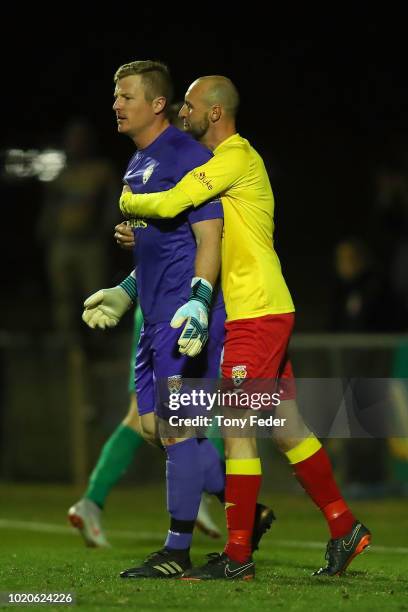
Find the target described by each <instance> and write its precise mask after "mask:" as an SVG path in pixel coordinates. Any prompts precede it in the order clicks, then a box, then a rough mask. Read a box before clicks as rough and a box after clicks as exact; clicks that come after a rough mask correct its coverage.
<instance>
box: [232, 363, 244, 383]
mask: <svg viewBox="0 0 408 612" xmlns="http://www.w3.org/2000/svg"><path fill="white" fill-rule="evenodd" d="M231 375H232V380H233V381H234V385H235V386H236V387H239V385H240V384H241V383H242V382H243V381H244V380H245V379H246V377H247V376H248V372H247V367H246V365H237V366H233V368H232V370H231Z"/></svg>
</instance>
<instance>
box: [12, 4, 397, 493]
mask: <svg viewBox="0 0 408 612" xmlns="http://www.w3.org/2000/svg"><path fill="white" fill-rule="evenodd" d="M104 17H106V16H104ZM184 17H186V23H184V24H183V23H181V21H180V20H179V19H177V18H176V19H175V18H174V14H173V15H171V14H170V15H167V14H166V15H165V14H162V15H160V16H159V15H157V14H155V13H154V12H153V11H149V10H147V9H146V10H145V11H144V12H142V15H141V14H138V15H137V16H136V15H135V16H134V28H131V27H130V26H129V23H132V15H128V16H127V18H126V20H127V23H126V26H125V27H124V28H123V30H117V31H115V30H113V31H112V30H111V29H108V28H103V27H101V28H99V29H95V28H94V29H93V30H92V28H91V27H87V26H86V24H85V23H78V22H75V23H74V24H73V25H71V24H70V20H69V18H67V21H65V20H64V27H63V28H61V27H56V24H57V23H58V20H57V19H56V17H55V16H54V17H53V19H55V22H54V27H52V28H47V29H46V28H44V27H42V26H41V24H39V23H37V24H36V26H35V27H32V28H31V27H30V28H29V27H28V26H26V29H23V30H21V31H20V32H19V36H18V40H15V41H14V43H13V44H10V43H9V42H4V41H3V42H2V43H1V44H2V51H3V53H2V59H3V81H4V94H3V97H2V101H1V103H2V105H3V107H4V108H3V109H2V111H3V112H2V116H3V122H2V132H1V143H0V164H1V165H0V177H1V179H0V189H1V202H2V229H3V232H2V240H1V249H2V253H1V261H2V291H1V300H0V381H1V391H0V440H1V445H0V478H1V479H3V480H5V481H7V482H10V481H16V482H27V481H28V482H40V483H41V482H63V483H75V484H77V485H80V484H83V483H84V482H85V480H86V478H87V476H88V474H89V471H90V470H91V468H92V466H93V464H94V462H95V460H96V458H97V456H98V453H99V450H100V448H101V445H102V443H103V442H104V440H105V439H106V438H107V437H108V436H109V435H110V433H111V432H112V431H113V429H114V428H115V427H116V425H117V424H118V422H119V421H120V420H121V419H122V418H123V416H124V414H125V412H126V407H127V403H128V397H127V377H128V360H129V356H130V343H131V330H132V317H131V316H130V315H129V316H128V317H127V318H125V319H124V320H123V322H122V323H121V325H120V326H119V328H118V329H117V330H114V331H109V332H106V333H102V332H90V330H88V329H85V326H84V324H83V323H82V322H81V312H82V308H81V305H82V302H83V300H84V298H85V297H86V296H88V295H89V294H90V293H92V292H93V291H95V290H96V289H99V288H101V287H105V286H112V285H114V284H116V283H117V282H118V281H120V280H121V279H122V278H123V277H124V276H126V275H127V274H128V272H129V270H130V269H131V265H132V263H131V257H130V256H129V255H128V254H127V253H124V252H121V251H120V250H119V249H118V248H117V247H116V245H115V243H114V241H113V226H114V224H115V223H116V222H117V221H118V220H120V217H119V216H118V212H117V200H118V196H119V193H120V191H121V176H122V173H123V172H124V169H125V167H126V164H127V161H128V159H129V157H130V156H131V154H132V152H133V144H132V143H131V142H130V141H128V140H126V138H123V137H121V136H119V135H118V134H117V132H116V124H115V120H114V115H113V112H112V108H111V107H112V103H113V74H114V72H115V70H116V69H117V68H118V67H119V66H120V65H121V64H123V63H125V62H128V61H132V60H135V59H160V60H162V61H164V62H166V63H167V64H168V66H169V68H170V70H171V72H172V75H173V79H174V82H175V86H176V96H175V99H182V98H183V95H184V92H185V90H186V88H187V86H188V85H189V84H190V83H191V82H192V80H194V79H195V78H196V77H198V76H200V75H204V74H214V73H219V74H225V75H227V76H229V77H230V78H231V79H232V80H233V81H234V82H235V83H236V85H237V87H238V89H239V91H240V93H241V98H242V105H241V111H240V115H239V124H238V125H239V131H240V133H241V134H242V135H243V136H245V137H247V138H248V139H249V140H250V141H251V143H252V144H253V145H254V146H255V148H256V149H257V150H258V151H259V152H260V154H261V155H262V156H263V158H264V161H265V164H266V166H267V169H268V172H269V173H270V177H271V182H272V186H273V189H274V193H275V199H276V217H275V220H276V233H275V238H276V247H277V251H278V254H279V256H280V259H281V262H282V267H283V271H284V275H285V277H286V279H287V281H288V284H289V287H290V290H291V292H292V294H293V297H294V300H295V304H296V308H297V327H296V334H295V336H294V338H293V342H292V347H291V351H292V358H293V361H294V366H295V372H296V374H297V376H300V377H315V378H324V377H344V378H348V377H357V376H364V377H381V378H388V377H391V378H392V377H395V378H399V379H405V378H408V374H407V370H408V336H407V332H408V272H407V271H408V138H407V136H408V114H407V112H406V109H407V106H408V85H407V79H406V53H405V49H404V45H405V32H404V23H405V19H404V15H403V13H401V14H396V13H392V12H391V11H390V12H389V13H387V14H386V15H384V14H382V13H381V14H380V13H378V14H375V13H374V12H371V9H370V14H368V13H366V12H365V10H364V9H363V8H362V7H361V9H356V8H355V7H354V8H353V10H352V12H350V13H347V11H345V12H344V14H336V15H334V14H329V13H326V14H324V13H322V14H320V15H319V16H317V17H313V16H311V15H310V14H309V15H308V18H307V19H306V18H305V16H304V15H302V14H301V13H300V12H299V13H297V14H295V15H292V16H291V18H290V19H287V20H281V19H280V18H279V19H278V18H277V17H276V18H275V19H273V18H270V17H268V19H266V18H265V19H263V15H262V12H261V13H259V12H258V13H257V14H256V15H252V16H249V17H248V15H245V16H244V15H243V16H242V19H241V20H240V19H239V15H235V16H234V18H232V17H231V16H230V17H229V19H228V20H226V21H225V23H222V21H221V17H220V16H219V15H218V14H217V15H216V16H215V15H212V14H211V13H210V14H200V11H199V10H197V13H196V14H194V15H193V14H192V15H191V16H189V15H184ZM189 17H190V19H189ZM123 18H124V15H121V17H120V19H123ZM235 18H236V21H235ZM266 22H267V23H266ZM398 401H399V402H400V404H399V405H400V408H401V414H402V415H403V417H405V416H406V414H407V405H408V404H407V403H406V390H405V387H404V385H402V386H400V387H399V392H398ZM401 422H402V423H403V422H404V418H403V419H402V421H401ZM407 435H408V431H407V429H406V428H405V425H403V424H402V425H401V437H400V438H398V439H394V440H387V439H379V440H365V441H364V442H359V441H357V442H355V441H349V440H347V441H339V440H336V441H332V442H330V441H329V442H328V446H329V450H330V451H331V453H332V456H333V457H334V459H335V465H336V469H337V470H338V472H339V475H340V478H341V479H342V481H343V484H344V486H345V487H348V492H349V495H350V496H351V497H352V496H354V497H365V498H367V497H368V498H370V497H376V496H386V495H407V494H408V447H407V444H406V436H407ZM265 452H266V451H265ZM267 452H268V453H270V452H271V451H270V449H269V450H268V451H267ZM147 456H148V457H149V459H148V460H149V462H150V464H151V470H150V471H149V472H148V471H143V470H141V469H140V466H141V465H143V461H144V460H145V459H146V457H147ZM137 462H138V465H136V466H135V467H134V468H132V469H131V470H130V471H129V473H128V475H127V476H126V477H125V478H126V479H127V482H129V483H132V482H134V481H136V480H137V481H138V482H144V481H146V480H154V479H157V480H160V479H161V478H162V461H161V457H157V458H156V455H155V453H154V451H150V449H147V448H146V449H143V450H142V451H141V453H140V454H139V455H138V458H137ZM268 463H271V462H268ZM267 469H270V470H271V471H272V468H267ZM142 472H143V473H142ZM268 486H271V487H272V484H271V485H268Z"/></svg>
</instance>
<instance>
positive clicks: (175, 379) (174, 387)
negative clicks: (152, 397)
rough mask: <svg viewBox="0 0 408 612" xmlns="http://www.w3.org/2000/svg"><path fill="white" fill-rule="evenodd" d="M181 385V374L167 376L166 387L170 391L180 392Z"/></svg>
mask: <svg viewBox="0 0 408 612" xmlns="http://www.w3.org/2000/svg"><path fill="white" fill-rule="evenodd" d="M182 386H183V377H182V375H181V374H176V375H175V376H168V377H167V388H168V390H169V392H170V393H180V391H181V387H182Z"/></svg>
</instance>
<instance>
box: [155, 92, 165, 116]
mask: <svg viewBox="0 0 408 612" xmlns="http://www.w3.org/2000/svg"><path fill="white" fill-rule="evenodd" d="M166 104H167V100H166V98H165V97H164V96H159V97H158V98H155V99H154V100H153V102H152V106H153V111H154V112H155V114H156V115H158V114H159V113H161V112H162V111H163V110H164V109H165V107H166Z"/></svg>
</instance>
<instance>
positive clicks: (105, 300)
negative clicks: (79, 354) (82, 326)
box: [82, 274, 137, 329]
mask: <svg viewBox="0 0 408 612" xmlns="http://www.w3.org/2000/svg"><path fill="white" fill-rule="evenodd" d="M136 298H137V289H136V280H135V278H134V276H132V275H131V274H130V275H129V276H128V277H127V278H125V280H124V281H122V282H121V283H120V285H117V286H116V287H111V288H110V289H100V290H99V291H97V292H96V293H93V294H92V295H90V296H89V298H87V299H86V300H85V302H84V307H85V310H84V312H83V313H82V319H83V321H85V323H86V324H87V325H88V327H91V328H92V329H95V327H99V328H100V329H105V328H106V327H116V325H117V324H118V323H119V321H120V319H121V318H122V316H123V315H124V314H125V312H126V311H127V310H129V308H130V307H131V306H132V304H133V303H134V302H135V301H136Z"/></svg>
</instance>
